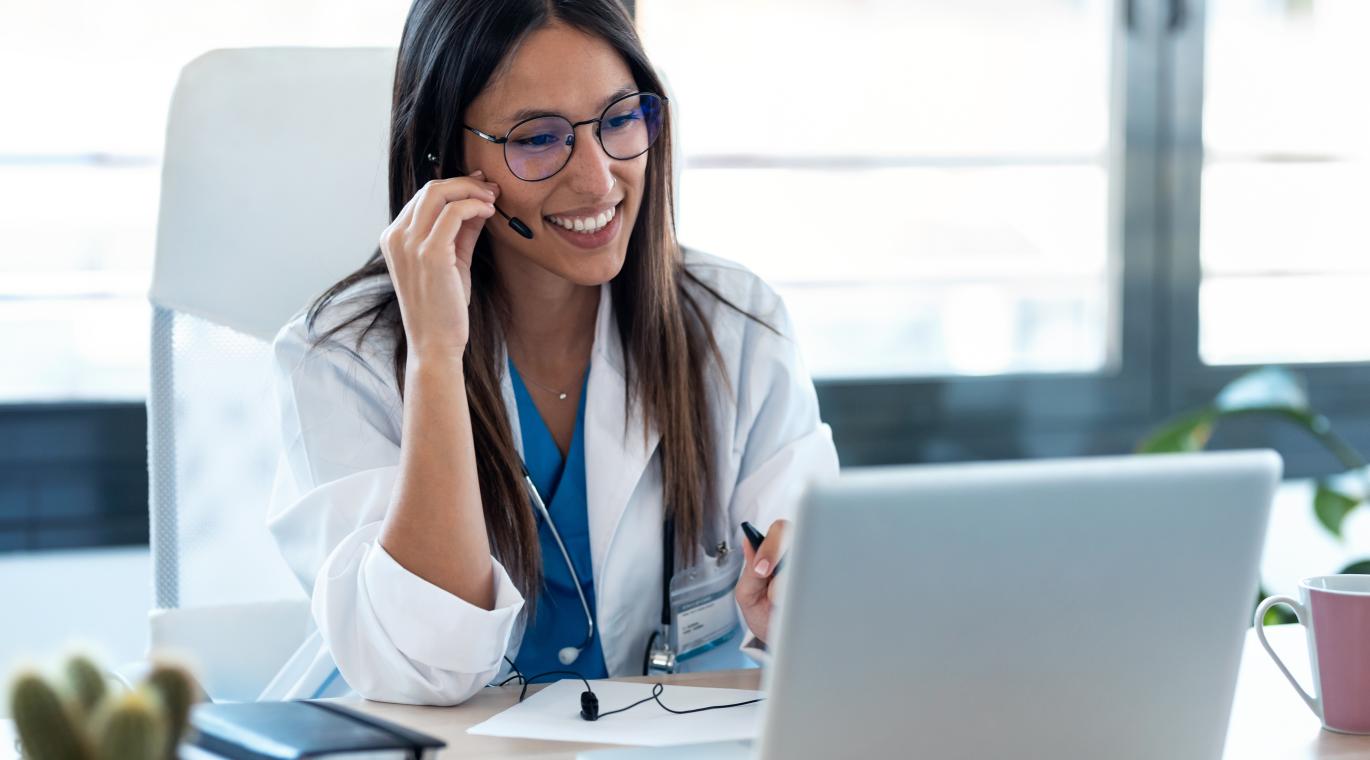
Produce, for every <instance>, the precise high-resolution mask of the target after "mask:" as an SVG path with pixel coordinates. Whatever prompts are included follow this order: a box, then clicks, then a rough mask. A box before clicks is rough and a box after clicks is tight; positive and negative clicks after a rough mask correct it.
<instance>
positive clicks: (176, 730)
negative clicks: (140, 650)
mask: <svg viewBox="0 0 1370 760" xmlns="http://www.w3.org/2000/svg"><path fill="white" fill-rule="evenodd" d="M147 685H148V686H149V687H150V688H152V689H154V690H155V691H156V692H157V694H158V696H160V697H161V700H162V705H163V706H164V707H165V708H166V718H167V738H166V748H165V752H164V753H163V756H164V757H165V758H167V760H175V757H176V745H177V744H178V743H179V742H180V741H181V736H182V735H183V734H184V733H185V730H186V724H187V722H188V720H189V718H190V706H191V705H192V704H193V703H195V702H196V701H198V700H199V688H198V687H197V686H196V685H195V680H194V679H193V678H191V676H190V673H189V672H187V671H186V670H185V669H184V668H181V667H179V666H176V665H171V664H169V663H161V664H158V665H156V666H155V667H153V669H152V672H151V673H149V674H148V677H147Z"/></svg>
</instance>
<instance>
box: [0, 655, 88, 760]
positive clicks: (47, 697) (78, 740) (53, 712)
mask: <svg viewBox="0 0 1370 760" xmlns="http://www.w3.org/2000/svg"><path fill="white" fill-rule="evenodd" d="M10 712H11V713H12V714H13V716H14V725H15V727H16V728H17V729H18V732H19V745H20V746H21V747H22V748H23V756H24V757H25V758H27V759H28V760H85V759H86V758H90V757H91V750H90V741H89V737H88V736H87V734H86V731H85V730H84V728H83V727H82V726H81V725H80V724H79V723H78V722H77V721H76V720H75V719H74V717H75V716H73V715H72V714H71V710H70V709H69V708H68V707H67V705H65V704H64V703H63V702H62V698H61V697H59V696H58V695H57V691H56V690H55V689H53V688H52V687H51V686H49V685H48V682H47V681H44V680H43V677H42V676H40V675H38V674H37V673H33V672H26V673H21V674H20V675H19V676H18V677H16V678H15V679H14V685H13V686H12V687H11V690H10Z"/></svg>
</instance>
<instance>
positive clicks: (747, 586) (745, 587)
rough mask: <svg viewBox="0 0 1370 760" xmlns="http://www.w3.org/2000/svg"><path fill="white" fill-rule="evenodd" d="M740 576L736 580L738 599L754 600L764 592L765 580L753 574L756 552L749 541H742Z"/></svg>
mask: <svg viewBox="0 0 1370 760" xmlns="http://www.w3.org/2000/svg"><path fill="white" fill-rule="evenodd" d="M742 556H743V558H744V562H743V563H742V575H741V577H739V578H738V579H737V594H738V597H739V598H740V599H755V598H756V597H758V596H760V595H761V594H762V593H764V592H765V590H766V583H767V580H766V579H765V578H762V577H761V576H759V575H757V574H756V573H755V572H753V570H752V568H753V567H755V565H756V552H755V551H754V550H753V549H752V544H751V542H750V541H747V540H743V541H742Z"/></svg>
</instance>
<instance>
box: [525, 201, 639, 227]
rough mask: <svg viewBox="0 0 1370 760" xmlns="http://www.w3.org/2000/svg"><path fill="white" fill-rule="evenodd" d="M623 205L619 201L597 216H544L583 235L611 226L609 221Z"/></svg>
mask: <svg viewBox="0 0 1370 760" xmlns="http://www.w3.org/2000/svg"><path fill="white" fill-rule="evenodd" d="M622 205H623V202H622V201H619V203H618V205H616V206H613V207H611V208H609V210H607V211H601V212H600V213H599V214H598V215H597V216H585V217H570V216H561V215H552V216H545V217H543V218H544V219H546V220H547V221H549V222H551V223H552V224H555V225H556V226H558V227H561V228H562V229H564V230H568V231H570V232H578V233H580V234H582V235H593V234H594V233H596V232H599V231H600V230H602V229H604V228H605V227H608V226H609V223H610V222H612V221H613V220H614V217H615V216H617V215H618V214H619V206H622Z"/></svg>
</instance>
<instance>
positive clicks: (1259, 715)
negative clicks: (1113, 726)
mask: <svg viewBox="0 0 1370 760" xmlns="http://www.w3.org/2000/svg"><path fill="white" fill-rule="evenodd" d="M1266 631H1267V636H1268V637H1269V638H1270V642H1271V644H1272V645H1273V646H1274V647H1275V649H1276V651H1278V652H1279V653H1280V654H1281V656H1283V657H1284V658H1285V662H1286V663H1288V664H1289V667H1290V670H1292V671H1293V672H1294V674H1295V675H1296V676H1298V677H1299V678H1300V680H1301V682H1302V683H1304V684H1306V685H1307V684H1311V681H1310V680H1309V677H1308V649H1307V647H1306V646H1305V645H1304V641H1303V629H1302V628H1301V627H1299V626H1293V625H1286V626H1274V627H1271V628H1267V629H1266ZM759 678H760V673H759V672H758V671H755V670H742V671H727V672H720V673H692V674H688V675H680V676H673V677H671V678H669V679H666V681H667V682H668V683H677V684H685V685H695V686H718V687H724V688H733V689H755V688H757V686H758V680H759ZM628 680H643V679H628ZM517 699H518V689H517V688H515V687H512V686H510V687H504V688H500V689H495V688H489V689H485V690H483V691H482V692H481V693H479V694H477V695H476V696H475V697H472V698H471V699H470V700H469V701H467V702H466V703H464V704H462V705H459V706H457V707H414V706H409V705H392V704H386V703H383V702H368V701H365V700H359V699H355V700H354V699H349V700H343V702H344V703H345V704H348V705H350V706H352V707H355V708H357V709H360V710H363V711H365V712H368V713H371V714H373V715H378V716H381V717H384V718H386V719H388V720H393V721H395V722H397V723H402V724H404V725H407V726H412V727H414V728H416V729H418V730H420V731H425V732H427V733H430V734H433V735H434V736H438V737H441V738H442V739H443V740H444V741H446V742H447V749H446V750H445V751H444V752H443V753H442V755H441V757H442V758H457V757H462V758H489V757H517V758H543V759H544V760H550V759H551V758H573V757H575V754H576V753H577V752H579V751H581V750H585V749H590V748H593V747H594V746H595V745H589V744H570V743H564V742H548V741H531V740H525V739H505V738H498V737H493V736H471V735H469V734H467V733H466V729H467V728H469V727H470V726H474V725H476V724H477V723H480V722H481V721H484V720H485V719H486V718H489V717H490V716H492V715H494V714H495V713H497V712H499V711H501V710H503V709H505V708H506V707H509V706H510V705H512V704H514V702H515V701H516V700H517ZM13 735H14V728H13V724H12V723H11V722H10V721H8V720H4V721H0V758H4V759H6V760H7V759H8V758H13V757H16V754H15V749H14V738H13ZM1224 756H1225V758H1226V760H1263V759H1264V758H1270V760H1275V759H1276V758H1278V759H1279V760H1312V759H1313V758H1317V759H1318V760H1326V759H1329V758H1335V759H1336V760H1350V759H1351V758H1366V757H1370V736H1347V735H1344V734H1336V733H1332V732H1329V731H1323V730H1322V729H1321V727H1320V725H1319V723H1318V719H1317V718H1316V717H1314V716H1313V714H1312V713H1311V712H1309V710H1308V707H1307V706H1306V705H1304V703H1303V701H1302V700H1300V699H1299V697H1298V695H1297V694H1295V693H1294V690H1293V689H1292V688H1290V686H1289V684H1288V683H1287V682H1285V680H1284V677H1283V676H1281V675H1280V672H1279V671H1278V670H1276V668H1275V665H1274V663H1272V662H1271V661H1270V658H1269V657H1268V656H1266V654H1265V652H1264V651H1262V650H1261V647H1260V644H1259V642H1257V641H1256V637H1255V635H1254V634H1253V633H1250V632H1248V634H1247V637H1246V648H1245V650H1244V651H1243V653H1242V665H1241V672H1240V674H1239V675H1238V677H1237V695H1236V700H1235V702H1234V703H1233V706H1232V719H1231V723H1230V727H1229V729H1228V736H1227V750H1226V752H1225V755H1224Z"/></svg>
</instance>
